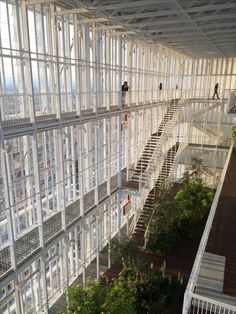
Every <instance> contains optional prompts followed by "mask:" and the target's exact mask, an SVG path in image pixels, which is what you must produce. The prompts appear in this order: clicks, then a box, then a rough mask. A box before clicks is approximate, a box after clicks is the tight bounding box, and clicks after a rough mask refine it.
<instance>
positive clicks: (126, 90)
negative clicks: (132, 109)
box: [121, 81, 129, 106]
mask: <svg viewBox="0 0 236 314" xmlns="http://www.w3.org/2000/svg"><path fill="white" fill-rule="evenodd" d="M128 90H129V86H128V83H127V81H125V82H124V84H123V85H122V87H121V91H122V106H124V105H125V96H126V92H128Z"/></svg>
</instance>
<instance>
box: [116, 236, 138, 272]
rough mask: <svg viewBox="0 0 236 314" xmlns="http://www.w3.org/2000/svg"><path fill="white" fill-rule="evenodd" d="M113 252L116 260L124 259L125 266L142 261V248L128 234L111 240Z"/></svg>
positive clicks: (135, 264) (134, 264)
mask: <svg viewBox="0 0 236 314" xmlns="http://www.w3.org/2000/svg"><path fill="white" fill-rule="evenodd" d="M111 253H112V256H113V258H114V260H122V263H123V266H124V267H125V268H126V267H130V266H135V267H137V265H138V264H139V263H142V261H141V258H140V257H141V256H142V254H141V253H142V250H141V248H140V247H139V246H138V244H137V242H136V241H135V240H133V239H130V238H129V237H127V236H123V237H122V238H121V239H120V240H119V239H117V238H115V239H112V240H111Z"/></svg>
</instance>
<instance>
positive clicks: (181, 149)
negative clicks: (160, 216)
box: [144, 140, 187, 247]
mask: <svg viewBox="0 0 236 314" xmlns="http://www.w3.org/2000/svg"><path fill="white" fill-rule="evenodd" d="M175 143H176V140H175ZM186 146H187V144H186V143H180V145H179V149H178V152H177V154H176V156H175V160H174V162H173V164H172V167H171V170H170V173H169V177H168V179H167V183H169V182H171V181H172V182H173V180H174V179H173V176H172V173H173V172H174V170H175V168H176V167H177V165H178V161H179V157H180V155H181V153H182V152H183V150H184V149H185V148H186ZM165 157H166V155H164V156H163V160H162V162H161V163H160V165H161V166H162V165H163V163H164V160H165ZM160 169H161V167H160ZM152 216H153V212H152V214H151V217H150V220H149V223H148V226H147V229H146V231H145V234H144V239H145V245H144V246H145V247H146V244H147V239H148V232H149V227H150V222H151V221H152Z"/></svg>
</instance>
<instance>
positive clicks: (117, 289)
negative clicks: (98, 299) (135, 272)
mask: <svg viewBox="0 0 236 314" xmlns="http://www.w3.org/2000/svg"><path fill="white" fill-rule="evenodd" d="M135 301H136V300H135V294H134V293H133V291H132V290H131V291H130V290H129V285H126V283H125V282H124V281H123V280H122V278H120V277H119V278H118V279H114V280H113V284H112V286H111V289H110V290H109V291H108V293H107V295H106V301H105V304H104V306H103V310H104V313H109V314H120V313H127V314H135Z"/></svg>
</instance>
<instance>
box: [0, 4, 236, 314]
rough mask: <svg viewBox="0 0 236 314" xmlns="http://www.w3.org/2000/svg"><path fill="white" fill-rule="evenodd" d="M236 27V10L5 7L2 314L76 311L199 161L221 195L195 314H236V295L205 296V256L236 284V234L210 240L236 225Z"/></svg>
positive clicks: (0, 89) (191, 289)
mask: <svg viewBox="0 0 236 314" xmlns="http://www.w3.org/2000/svg"><path fill="white" fill-rule="evenodd" d="M235 17H236V1H235V0H229V1H221V0H212V1H197V0H192V1H187V0H158V1H155V0H146V1H143V0H127V1H121V0H114V1H108V0H87V1H78V0H69V1H64V0H62V1H56V0H0V313H2V314H13V313H16V314H29V313H32V314H33V313H56V312H55V311H53V308H54V307H55V305H56V304H57V302H58V300H60V299H61V298H62V299H61V300H63V302H64V306H65V308H64V310H65V309H66V298H65V293H66V291H67V290H68V287H69V286H70V285H72V284H73V283H74V282H80V283H83V282H85V281H86V279H87V278H92V279H93V280H96V279H99V278H100V276H101V275H102V274H103V273H104V272H105V271H106V270H107V269H109V268H110V266H111V257H110V255H109V254H108V257H107V259H106V260H104V258H101V252H102V251H103V249H104V248H105V247H106V246H107V245H108V243H109V242H110V240H111V239H112V238H113V237H115V236H119V235H120V234H122V233H126V234H127V235H131V234H132V233H133V232H135V226H136V224H137V222H138V219H139V217H140V213H141V211H142V209H143V208H145V206H146V207H148V206H149V203H148V202H149V201H150V197H151V196H150V195H151V194H150V192H151V191H152V190H153V188H154V186H155V184H156V182H157V181H158V184H160V185H161V184H163V183H165V184H167V183H168V182H175V181H178V180H179V179H180V178H181V177H182V176H183V174H184V173H185V172H186V171H187V170H189V169H190V167H191V160H192V158H200V159H201V160H202V163H203V165H204V172H203V173H202V179H203V181H204V182H205V183H206V184H207V185H208V186H209V187H211V188H212V189H214V190H216V196H215V199H214V201H213V205H212V209H211V211H210V215H209V218H208V221H207V224H206V228H205V231H204V234H203V237H202V240H201V243H200V246H199V249H198V253H197V256H196V260H195V263H194V267H193V270H192V273H191V276H190V280H189V283H188V286H187V289H186V292H185V297H184V305H183V313H184V314H187V313H195V312H196V313H225V314H235V313H236V287H235V296H234V297H233V296H232V291H231V290H230V287H229V290H228V291H226V292H225V294H227V293H228V294H229V295H230V294H231V297H229V296H224V293H223V292H222V293H221V294H220V293H218V294H217V293H215V294H214V295H213V294H210V293H209V294H207V293H205V292H204V293H201V289H200V288H197V282H199V281H198V276H199V273H201V271H200V269H201V265H202V263H203V261H204V258H206V254H205V250H206V249H209V250H210V251H211V252H212V253H214V254H218V255H224V256H226V266H227V265H228V266H227V267H228V268H227V272H225V278H226V279H227V278H230V277H231V276H234V277H232V278H235V274H236V269H235V268H234V266H233V265H234V261H235V262H236V254H235V249H234V250H233V248H232V247H230V249H227V248H225V250H224V244H225V243H226V242H227V243H230V242H231V240H232V238H231V236H232V237H233V235H231V234H230V235H229V234H227V236H228V237H227V236H225V237H222V238H221V242H218V240H216V239H215V238H214V236H213V234H212V233H211V232H212V228H211V227H212V222H213V220H214V217H215V213H216V212H217V214H216V216H217V217H221V218H220V219H219V223H218V225H219V224H220V222H222V220H224V219H226V218H225V217H226V216H227V217H228V218H227V219H228V220H227V226H228V227H227V228H230V229H231V228H232V229H234V228H235V227H234V222H235V221H236V216H235V215H236V214H235V213H234V210H233V209H235V204H236V191H234V189H232V186H235V182H236V177H235V167H234V166H233V165H234V163H235V162H233V160H234V161H235V154H236V152H235V148H234V143H233V142H232V139H231V129H232V127H233V126H234V125H235V120H236V98H235V90H236V44H235V42H236V41H235V39H236V36H235V35H236V31H235V26H236V22H235ZM124 82H127V86H128V87H127V90H124V89H123V88H122V85H123V84H124ZM216 83H218V89H217V95H216V96H218V97H213V95H214V91H215V89H216V87H215V85H216ZM218 98H219V99H218ZM230 169H231V170H230ZM227 182H230V183H227ZM227 184H228V185H227ZM226 186H228V187H227V188H226ZM221 193H224V197H223V196H222V195H223V194H222V195H221ZM233 204H234V205H233ZM218 205H219V206H218ZM217 206H218V207H219V208H221V209H219V210H221V211H222V213H220V212H219V214H218V207H217ZM224 208H226V209H225V211H224ZM214 221H216V220H214ZM230 221H231V223H230ZM214 223H215V222H214ZM213 225H214V224H213ZM218 225H217V226H218ZM214 226H215V225H214ZM217 226H216V228H217ZM214 228H215V227H214ZM232 233H233V232H232ZM208 239H209V241H208ZM219 241H220V240H219ZM235 241H236V239H235ZM233 244H234V245H235V242H233V241H232V245H233ZM231 251H232V260H231V259H230V258H231V257H230V252H231ZM186 254H187V253H186ZM204 254H205V255H204ZM227 256H229V257H227ZM234 256H235V259H234ZM219 263H220V262H219ZM224 263H225V262H224ZM227 263H229V264H227ZM230 267H231V268H230ZM235 282H236V278H235ZM234 298H235V300H234ZM62 310H63V309H62ZM124 314H125V313H124Z"/></svg>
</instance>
